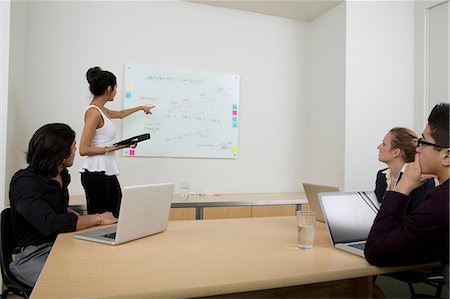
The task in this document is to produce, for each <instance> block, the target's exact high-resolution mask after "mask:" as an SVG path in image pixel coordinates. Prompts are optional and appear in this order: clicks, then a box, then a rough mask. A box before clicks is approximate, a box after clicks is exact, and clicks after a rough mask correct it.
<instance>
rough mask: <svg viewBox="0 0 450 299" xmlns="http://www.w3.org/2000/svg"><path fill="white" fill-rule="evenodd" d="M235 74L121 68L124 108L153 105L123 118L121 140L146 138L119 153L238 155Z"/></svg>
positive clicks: (140, 67) (237, 108)
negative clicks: (122, 72) (137, 136)
mask: <svg viewBox="0 0 450 299" xmlns="http://www.w3.org/2000/svg"><path fill="white" fill-rule="evenodd" d="M239 80H240V78H239V75H231V74H218V73H205V72H194V71H183V70H168V69H158V68H150V67H145V66H138V65H126V66H125V89H124V90H125V91H124V109H127V108H132V107H136V106H139V105H154V106H156V107H155V108H153V109H152V110H151V111H152V113H153V114H152V115H145V114H144V113H142V112H138V113H134V114H132V115H130V116H128V117H127V118H125V119H124V122H123V138H128V137H132V136H135V135H139V134H143V133H150V135H151V139H150V140H147V141H144V142H141V143H139V145H138V146H137V147H136V148H135V149H124V150H122V154H123V155H124V156H141V157H145V156H147V157H192V158H231V159H235V158H237V157H238V131H239Z"/></svg>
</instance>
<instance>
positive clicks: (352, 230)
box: [319, 192, 377, 244]
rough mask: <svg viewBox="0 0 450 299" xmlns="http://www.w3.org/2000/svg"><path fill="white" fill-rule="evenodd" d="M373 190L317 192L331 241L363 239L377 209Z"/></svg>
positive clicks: (367, 233)
mask: <svg viewBox="0 0 450 299" xmlns="http://www.w3.org/2000/svg"><path fill="white" fill-rule="evenodd" d="M367 196H368V197H369V198H370V199H371V200H372V201H375V202H377V200H376V197H375V194H374V192H339V193H319V199H320V204H321V207H322V211H323V213H324V216H325V219H326V222H327V225H328V230H329V231H330V235H331V238H332V239H333V243H334V244H336V243H347V242H354V241H364V240H366V239H367V236H368V235H369V231H370V228H371V227H372V224H373V220H374V219H375V216H376V214H377V209H376V208H375V207H374V204H373V203H370V202H368V198H367Z"/></svg>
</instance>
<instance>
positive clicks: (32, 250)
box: [9, 124, 117, 287]
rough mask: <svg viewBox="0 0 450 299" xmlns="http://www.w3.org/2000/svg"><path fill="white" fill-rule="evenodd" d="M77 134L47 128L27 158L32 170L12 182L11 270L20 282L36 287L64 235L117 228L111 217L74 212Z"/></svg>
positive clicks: (34, 140)
mask: <svg viewBox="0 0 450 299" xmlns="http://www.w3.org/2000/svg"><path fill="white" fill-rule="evenodd" d="M76 149H77V148H76V146H75V132H74V131H73V130H72V129H71V128H70V127H69V126H68V125H65V124H48V125H44V126H43V127H41V128H40V129H38V130H37V131H36V133H34V135H33V137H32V138H31V140H30V143H29V146H28V152H27V162H28V164H29V166H28V167H27V168H25V169H22V170H19V171H18V172H17V173H16V174H15V175H14V176H13V178H12V179H11V186H10V190H9V198H10V201H11V220H12V225H13V236H14V244H15V247H16V250H15V252H16V256H15V259H14V261H13V262H12V263H11V264H10V265H9V268H10V270H11V272H12V273H13V274H14V275H15V276H16V278H17V279H19V280H20V281H22V282H24V283H25V284H27V285H29V286H30V287H33V286H34V285H35V283H36V280H37V278H38V276H39V274H40V273H41V270H42V267H43V266H44V263H45V261H46V260H47V257H48V254H49V252H50V249H51V246H52V245H53V242H54V241H55V240H56V237H57V235H58V233H63V232H70V231H75V230H79V229H84V228H87V227H91V226H94V225H103V224H112V223H116V222H117V219H116V218H115V217H114V216H113V215H112V213H111V212H105V213H103V214H95V215H86V216H80V215H79V214H78V213H76V212H75V211H73V210H72V209H70V208H69V207H68V203H69V193H68V189H67V187H68V185H69V183H70V175H69V172H68V171H67V167H70V166H72V164H73V160H74V158H75V151H76Z"/></svg>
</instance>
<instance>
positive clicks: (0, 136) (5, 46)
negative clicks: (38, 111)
mask: <svg viewBox="0 0 450 299" xmlns="http://www.w3.org/2000/svg"><path fill="white" fill-rule="evenodd" d="M10 4H11V3H10V2H9V1H0V196H1V197H2V200H0V211H2V210H3V207H4V202H5V201H4V198H7V188H6V184H7V183H6V141H7V138H6V133H7V120H8V114H7V111H8V71H9V36H10V34H9V30H10V24H9V23H10V12H11V5H10ZM0 283H1V277H0Z"/></svg>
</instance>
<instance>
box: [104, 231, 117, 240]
mask: <svg viewBox="0 0 450 299" xmlns="http://www.w3.org/2000/svg"><path fill="white" fill-rule="evenodd" d="M102 237H103V238H108V239H115V238H116V233H115V232H114V233H110V234H106V235H103V236H102Z"/></svg>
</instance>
